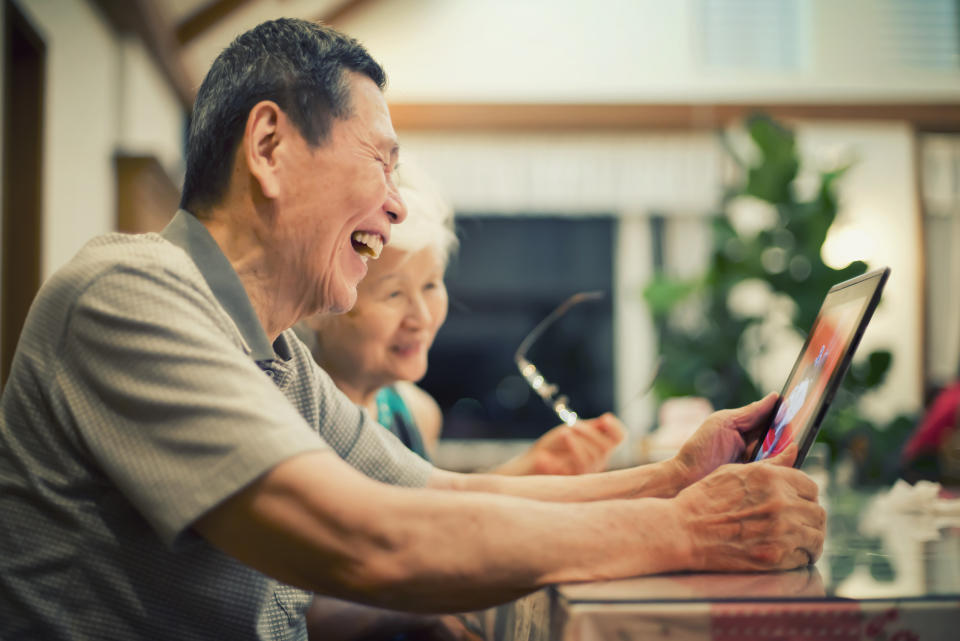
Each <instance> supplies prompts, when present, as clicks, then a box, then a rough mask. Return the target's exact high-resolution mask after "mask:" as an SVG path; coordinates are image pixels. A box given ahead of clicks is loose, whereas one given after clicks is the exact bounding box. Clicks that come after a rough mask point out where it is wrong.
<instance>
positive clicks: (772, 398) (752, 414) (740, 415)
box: [728, 392, 779, 432]
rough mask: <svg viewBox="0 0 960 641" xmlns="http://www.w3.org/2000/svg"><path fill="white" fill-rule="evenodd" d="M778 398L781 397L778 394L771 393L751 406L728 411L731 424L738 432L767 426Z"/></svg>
mask: <svg viewBox="0 0 960 641" xmlns="http://www.w3.org/2000/svg"><path fill="white" fill-rule="evenodd" d="M778 398H779V395H778V394H777V393H776V392H770V393H769V394H767V395H766V396H764V397H763V398H761V399H760V400H758V401H754V402H752V403H750V404H749V405H744V406H743V407H738V408H736V409H732V410H728V411H729V412H730V421H731V423H732V424H733V426H734V427H735V428H736V430H737V431H738V432H749V431H750V430H753V429H757V428H759V427H761V426H763V425H765V424H766V423H767V419H768V418H769V417H770V414H771V412H773V407H774V405H776V403H777V399H778Z"/></svg>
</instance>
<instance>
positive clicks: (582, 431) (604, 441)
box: [570, 421, 616, 459]
mask: <svg viewBox="0 0 960 641" xmlns="http://www.w3.org/2000/svg"><path fill="white" fill-rule="evenodd" d="M570 428H571V430H572V436H573V438H574V439H576V440H577V441H578V442H579V443H581V444H582V445H583V446H584V447H585V448H586V449H587V450H588V451H589V452H590V453H591V457H592V458H594V459H596V458H599V457H601V456H603V455H604V454H606V453H607V452H608V451H610V450H611V449H612V448H613V447H614V446H615V445H616V443H614V442H613V441H611V440H610V439H608V438H607V437H606V435H605V434H603V433H601V432H600V431H598V430H597V429H595V427H594V426H593V425H591V424H590V423H586V422H584V421H580V422H578V423H574V424H573V425H571V426H570Z"/></svg>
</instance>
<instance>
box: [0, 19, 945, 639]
mask: <svg viewBox="0 0 960 641" xmlns="http://www.w3.org/2000/svg"><path fill="white" fill-rule="evenodd" d="M2 5H3V10H2V12H0V15H2V21H3V24H2V29H0V33H2V41H3V50H4V64H3V68H2V74H3V81H4V85H3V86H4V109H3V127H2V134H0V136H2V142H3V156H2V171H3V176H4V178H3V200H2V217H3V225H2V236H0V257H2V259H0V270H2V271H0V278H2V299H0V301H2V307H0V364H2V371H0V376H2V377H3V381H4V382H6V379H7V376H8V373H9V372H10V365H11V359H12V357H13V353H14V350H15V348H16V345H17V341H18V338H19V335H20V330H21V327H22V325H23V322H24V319H25V317H26V314H27V311H28V309H29V306H30V303H31V301H32V300H33V297H34V295H35V294H36V292H37V290H38V288H39V287H40V285H41V283H43V282H44V281H45V280H47V279H48V278H49V277H50V276H51V275H53V274H54V273H55V272H56V271H57V270H58V269H59V268H61V267H62V266H63V265H65V264H66V263H67V262H68V261H69V260H70V259H71V258H72V257H73V256H74V255H75V254H76V253H77V252H78V251H79V250H80V249H81V247H83V246H84V245H85V244H86V243H87V242H88V241H89V240H90V239H91V238H93V237H95V236H97V235H100V234H104V233H107V232H113V231H120V232H125V233H146V232H157V231H160V230H161V229H163V227H164V226H165V225H166V224H167V222H168V221H169V220H170V219H171V218H172V216H173V214H174V212H175V211H176V210H177V207H178V203H179V200H180V190H181V187H182V183H183V176H184V170H185V159H184V158H185V157H184V146H185V139H186V135H187V131H188V128H189V123H190V117H191V109H192V105H193V100H194V98H195V96H196V92H197V88H198V87H199V85H200V83H201V82H202V80H203V78H204V75H205V73H206V70H207V69H208V68H209V66H210V64H211V62H212V61H213V60H214V58H215V57H216V56H217V55H218V54H219V52H220V51H221V50H223V48H224V47H226V46H227V45H228V44H229V43H230V42H231V40H232V39H233V38H235V37H236V36H237V35H238V34H240V33H242V32H243V31H245V30H246V29H249V28H251V27H253V26H254V25H256V24H258V23H260V22H262V21H264V20H267V19H272V18H277V17H281V16H287V17H298V18H304V19H309V20H316V21H322V22H324V23H326V24H329V25H331V26H333V27H335V28H336V29H338V30H340V31H343V32H344V33H347V34H349V35H351V36H353V37H354V38H356V39H357V40H358V41H359V42H361V43H362V44H363V45H364V46H365V47H367V48H368V50H369V51H370V53H371V54H372V55H373V57H374V58H375V59H376V60H377V61H379V62H380V63H381V64H382V65H383V67H384V69H385V70H386V73H387V76H388V84H387V87H386V90H385V94H384V95H385V97H386V100H387V103H388V105H389V108H390V115H391V117H392V122H393V126H394V127H395V129H396V132H397V134H398V136H399V140H400V144H401V148H402V152H401V160H400V169H399V171H400V172H401V174H402V172H403V167H404V165H405V164H409V165H410V166H413V167H416V168H417V169H419V170H423V171H424V172H425V173H426V174H428V175H429V176H430V177H431V178H432V179H433V180H434V181H435V183H436V185H437V186H438V188H439V190H440V191H441V192H442V194H443V197H444V198H445V200H446V201H447V202H448V203H449V204H450V206H451V207H452V208H453V210H454V211H455V212H456V219H455V220H456V233H457V236H458V241H459V247H458V248H457V249H456V250H455V251H454V253H453V255H452V256H451V259H450V264H449V266H448V268H447V271H446V288H447V291H448V294H449V301H450V302H449V312H448V316H447V320H446V323H445V324H444V326H443V327H442V328H441V329H440V330H439V332H438V334H437V338H436V341H435V343H434V345H433V348H432V349H431V351H430V366H429V369H428V370H427V374H426V376H425V377H424V378H423V380H422V381H421V383H420V385H421V387H422V388H423V389H424V390H426V391H427V392H428V393H429V394H431V395H432V396H433V397H434V398H435V399H436V400H437V403H438V405H439V407H440V409H441V411H442V413H443V422H444V428H443V432H442V434H441V437H440V440H439V443H438V446H437V450H436V453H435V456H436V461H437V463H438V465H439V466H441V467H445V468H447V469H452V470H458V471H482V470H486V469H490V468H492V467H493V466H494V465H496V464H498V463H500V462H502V461H503V460H506V459H509V458H510V457H512V456H515V455H518V454H519V453H521V452H523V451H525V450H526V448H528V447H529V446H530V445H531V443H533V442H534V441H535V439H537V438H539V437H540V436H541V435H543V434H544V433H546V432H547V431H548V430H550V429H551V428H553V427H554V426H556V425H558V424H560V423H561V421H560V419H559V418H558V414H557V412H556V411H555V410H556V407H555V406H554V405H551V403H552V402H555V399H556V398H557V396H556V395H554V396H553V397H552V398H553V399H554V401H551V400H549V399H548V402H547V403H544V400H543V399H542V398H540V396H538V390H537V389H535V388H534V387H531V385H530V384H528V380H525V378H524V377H525V375H524V374H523V372H522V371H521V370H522V367H521V368H519V369H518V364H517V363H518V360H517V355H518V354H519V351H518V348H519V347H520V346H521V343H522V342H524V339H525V337H528V336H529V335H530V332H531V331H532V330H534V328H535V327H537V326H538V323H540V322H541V321H543V320H544V319H546V318H548V317H549V315H550V314H551V312H552V311H553V310H555V309H556V308H557V307H558V306H560V305H561V303H563V302H564V301H565V300H567V299H568V298H569V297H571V296H574V295H575V294H578V293H580V292H599V294H598V295H596V296H590V297H588V298H589V300H587V301H585V302H583V303H582V304H577V305H574V306H572V307H570V309H569V311H565V312H564V313H562V314H561V315H559V316H558V317H557V318H556V320H555V322H553V323H552V324H550V326H549V327H546V328H545V329H544V331H543V333H542V334H540V335H537V337H536V340H535V341H534V342H533V343H532V344H530V345H528V349H527V351H526V352H525V357H526V358H528V359H529V361H530V362H532V363H535V364H536V367H537V368H538V371H539V373H540V374H541V376H540V383H543V384H547V382H549V384H555V385H556V386H557V388H558V389H559V390H560V391H561V392H562V394H563V395H564V402H565V403H566V404H568V405H569V407H570V408H572V409H573V410H576V412H578V413H579V415H580V416H581V417H587V416H589V417H593V416H598V415H600V414H603V413H604V412H608V411H610V412H613V413H614V414H616V415H617V416H618V417H619V419H620V420H621V421H622V422H623V425H624V429H625V438H624V439H623V442H622V443H621V444H620V445H619V446H618V447H617V448H616V450H615V451H614V452H613V454H612V456H611V458H610V461H609V465H610V466H611V467H614V468H619V467H626V466H630V465H634V464H636V463H638V462H640V463H645V462H656V461H660V460H663V459H666V458H668V457H670V456H672V455H673V454H675V453H676V452H677V450H678V449H679V447H680V445H681V444H682V443H683V441H684V439H686V438H687V437H688V436H689V435H690V434H692V433H693V431H694V430H695V429H696V428H697V426H699V425H700V423H701V422H702V420H703V419H704V418H705V417H706V416H708V415H709V414H710V412H712V411H713V410H718V409H723V408H727V407H736V406H739V405H744V404H746V403H749V402H751V401H753V400H756V399H758V398H760V397H762V396H763V395H765V394H766V393H768V392H780V391H782V390H783V389H784V384H785V383H786V381H787V377H788V375H789V374H790V372H791V368H792V367H793V364H794V360H795V359H796V357H797V354H798V352H800V351H801V348H802V347H803V346H804V341H805V339H806V338H807V329H805V328H809V327H810V323H811V321H812V318H813V315H814V314H815V312H816V310H817V308H818V307H819V305H820V302H821V301H822V300H823V298H824V296H825V295H826V294H827V290H828V289H829V288H830V287H831V286H832V285H834V284H836V283H838V282H840V281H841V280H845V279H846V278H849V277H854V276H859V275H860V274H862V273H864V272H868V271H871V270H876V269H880V268H884V267H889V269H890V275H889V279H888V280H887V282H886V285H885V288H884V290H883V294H882V297H881V299H880V303H879V305H878V306H877V308H876V310H875V313H874V314H873V318H872V320H870V323H869V325H868V327H867V328H866V330H865V332H864V333H863V336H862V340H861V341H860V344H859V347H858V348H857V352H856V356H855V357H854V358H853V362H852V365H851V367H850V370H849V373H848V376H847V379H846V380H845V382H844V383H843V386H842V387H840V389H839V391H837V393H836V397H835V405H834V406H833V407H832V408H831V409H830V411H829V412H828V413H827V414H826V416H825V418H824V419H823V423H822V428H821V432H820V437H819V438H818V440H817V442H816V443H815V444H814V445H813V446H812V447H811V449H810V451H809V454H808V459H807V462H806V463H805V466H804V469H805V471H807V472H808V473H809V474H810V475H811V476H812V477H814V478H815V480H816V481H817V482H818V484H819V485H820V486H821V489H822V490H825V489H826V488H828V487H841V488H846V489H857V490H860V489H863V490H865V491H874V490H877V489H878V488H879V489H889V488H890V487H892V486H894V484H895V483H896V482H897V481H898V480H899V479H904V478H906V479H907V480H909V481H911V482H916V481H918V480H923V479H925V480H931V481H936V482H942V483H943V484H944V485H949V484H951V483H952V484H954V485H956V484H957V483H960V455H958V454H957V453H958V452H960V440H958V438H960V437H954V438H953V441H952V442H953V445H949V444H948V443H947V441H946V440H944V441H943V443H941V445H940V449H939V450H938V451H933V450H930V451H929V452H928V453H927V459H925V461H926V462H925V463H924V465H919V464H918V465H917V466H911V465H909V464H908V463H909V461H906V460H905V458H904V454H903V453H904V448H905V447H906V446H907V443H908V441H909V440H910V439H911V437H912V436H913V435H914V434H915V433H916V431H917V429H918V427H919V426H920V425H921V423H922V422H923V421H924V419H925V417H926V416H927V415H928V414H929V412H930V411H931V408H933V407H934V405H935V403H936V402H937V400H938V399H940V398H941V397H942V395H943V394H944V393H945V391H948V390H950V389H951V388H952V386H955V385H956V384H957V382H958V380H960V295H958V292H960V251H958V250H957V248H958V247H960V3H958V2H957V1H956V0H924V1H922V2H917V1H914V0H845V1H844V2H836V1H834V0H673V1H670V2H665V1H664V0H592V1H590V2H587V1H585V0H521V1H511V0H484V1H482V2H480V1H477V0H129V1H126V0H124V1H115V0H2ZM805 225H806V226H805ZM953 416H956V417H960V413H958V411H957V409H956V403H954V405H953ZM953 425H954V429H953V433H954V434H960V418H957V419H955V420H954V423H953ZM945 439H946V437H945ZM938 452H939V453H938ZM861 507H862V506H861V505H860V504H857V505H856V506H851V505H848V506H847V508H849V509H851V510H853V512H854V514H856V513H857V511H858V510H860V509H861ZM851 518H852V517H851ZM872 526H873V527H874V530H873V531H872V537H873V538H871V539H870V541H871V543H870V545H872V546H874V547H872V548H870V549H871V550H874V551H876V549H880V547H882V545H883V542H882V541H881V539H882V538H883V536H886V535H881V533H880V530H879V529H878V528H880V526H879V525H876V524H875V523H873V524H872ZM883 527H884V528H885V527H886V526H883ZM956 527H957V524H956V522H953V525H952V528H953V531H954V532H955V531H956ZM887 543H888V544H889V545H894V544H890V543H889V542H887ZM956 543H957V541H956V539H953V543H944V544H943V545H946V546H950V545H953V548H952V556H951V557H950V559H951V560H950V561H948V562H947V563H948V567H952V568H953V571H952V576H953V579H952V580H953V585H952V588H950V589H954V590H955V589H956V588H957V587H958V586H957V585H956V581H955V578H956V576H958V575H960V574H958V573H957V572H956V570H957V568H958V567H960V565H958V564H960V561H958V556H957V551H958V550H960V546H957V545H956ZM925 549H926V548H925ZM911 550H913V548H911ZM928 552H929V550H927V552H924V554H927V553H928ZM860 553H861V557H857V556H856V555H855V554H853V555H852V556H851V555H847V556H843V555H840V556H835V557H833V560H832V561H830V562H828V563H827V564H824V563H823V562H821V563H820V564H819V571H820V573H821V574H822V575H823V576H824V582H825V583H826V584H827V585H829V586H830V588H829V590H830V591H831V594H833V595H836V596H839V597H842V596H844V594H849V595H853V596H851V598H858V599H859V598H863V599H869V598H878V599H882V598H886V597H887V596H890V597H891V598H893V597H894V596H898V595H901V594H906V592H903V591H902V590H904V589H905V588H904V586H908V588H909V589H918V590H919V589H920V588H919V587H917V586H921V585H922V586H926V587H925V588H924V589H928V590H930V589H931V588H930V586H931V585H935V586H936V585H939V586H944V585H946V584H947V583H949V580H948V578H949V575H951V571H947V570H944V569H943V568H944V566H940V568H939V569H937V567H934V566H931V565H930V564H929V563H927V565H923V562H922V560H921V561H918V562H920V565H921V566H922V567H921V568H920V570H917V572H920V573H921V574H922V576H921V575H919V574H916V573H914V574H911V573H910V572H912V571H907V570H904V569H903V567H906V566H899V570H900V571H899V572H898V566H897V565H896V562H890V563H889V564H887V565H886V566H885V567H884V568H883V569H882V571H879V570H877V568H876V567H872V568H871V570H870V571H869V572H868V571H865V570H864V571H862V572H861V569H862V568H861V565H862V564H860V565H858V563H859V562H858V560H857V559H858V558H859V559H860V560H861V561H862V560H863V559H862V555H863V554H865V553H864V552H863V551H862V550H861V552H860ZM878 554H879V553H878ZM909 554H916V552H915V551H911V552H910V553H909ZM841 557H842V558H841ZM918 558H919V557H918ZM929 558H931V557H930V556H929V555H927V556H923V559H927V560H929ZM914 560H916V559H914ZM950 563H952V564H953V565H949V564H950ZM845 564H846V565H845ZM891 564H892V569H891ZM874 565H876V564H874ZM858 568H861V569H858ZM863 572H866V574H864V573H863ZM871 572H872V573H871ZM884 572H885V573H886V574H884ZM945 575H947V578H944V577H945ZM831 577H832V578H831ZM911 582H912V583H911ZM661 588H663V586H660V587H658V588H657V589H661ZM619 589H620V588H614V589H613V592H612V593H608V592H602V591H601V592H598V593H596V594H593V595H592V596H591V593H588V592H576V590H574V591H573V592H570V593H569V594H567V595H566V598H567V602H568V603H581V605H582V609H580V610H577V609H576V608H573V609H571V610H570V611H569V612H567V613H566V616H567V620H568V621H573V622H576V621H586V622H587V623H582V626H583V627H582V628H578V629H579V630H580V631H581V632H580V633H581V634H583V636H578V637H563V638H582V639H587V638H590V639H601V638H608V637H607V636H604V635H605V634H609V635H610V636H609V638H640V636H639V634H640V633H639V632H636V634H637V635H638V636H626V633H622V634H623V635H624V636H619V637H616V636H613V635H614V634H618V633H617V632H616V631H615V622H614V619H615V617H614V618H609V616H608V615H607V614H603V613H602V612H601V610H602V608H601V607H600V606H597V605H596V604H597V603H601V602H607V601H611V600H613V601H616V600H617V599H618V598H619V597H618V596H617V595H618V594H620V593H619V592H617V590H619ZM624 589H626V588H624ZM663 589H666V591H667V593H670V590H671V589H674V588H663ZM844 590H846V592H844ZM898 590H901V591H900V592H898ZM944 590H946V592H943V593H941V594H950V592H949V589H947V588H944ZM681 591H682V590H681ZM611 594H613V596H611ZM877 603H880V601H878V602H877ZM884 603H885V602H884ZM537 607H539V606H537ZM571 607H573V606H571ZM578 607H579V606H578ZM877 608H880V606H879V605H878V606H877ZM534 610H536V607H534ZM880 611H881V610H877V612H880ZM598 612H601V613H600V614H598ZM528 614H529V613H527V614H522V615H521V614H518V613H516V612H514V613H512V614H509V615H504V614H503V613H502V612H501V613H500V615H499V616H510V617H513V618H511V619H510V622H511V625H516V626H517V629H519V628H520V627H521V625H522V621H520V620H519V617H522V616H528ZM488 616H490V617H494V616H495V615H494V614H489V615H488ZM529 616H532V615H529ZM904 616H905V617H906V616H907V615H904ZM943 616H944V617H946V618H941V619H936V621H939V622H940V623H937V624H936V625H941V624H942V622H943V621H954V622H955V621H956V620H957V619H956V617H957V614H956V611H952V613H951V614H945V615H943ZM605 617H606V618H605ZM950 617H953V618H952V619H951V618H950ZM903 620H904V621H905V620H907V619H903ZM591 621H592V622H593V623H590V622H591ZM664 621H666V619H664ZM662 624H663V625H664V626H668V625H673V624H671V623H669V622H663V623H662ZM571 625H572V624H571ZM577 625H580V624H577ZM617 625H620V624H617ZM678 625H679V624H678ZM891 625H893V624H891ZM929 625H933V624H929ZM590 626H594V627H592V628H591V627H590ZM604 626H607V627H604ZM611 626H613V627H611ZM622 626H627V627H629V626H628V624H627V623H622ZM627 627H621V628H617V629H621V630H623V629H627ZM571 629H572V628H571ZM639 629H640V628H637V630H639ZM890 629H891V630H892V628H890ZM933 629H934V630H936V628H933ZM591 630H592V632H591ZM940 630H941V632H942V628H941V629H940ZM565 633H566V632H565ZM544 634H546V633H544ZM591 634H592V635H593V636H590V635H591ZM630 634H634V632H631V633H630ZM503 638H507V637H503ZM510 638H514V637H510ZM515 638H521V637H520V636H517V637H515ZM528 638H534V637H528ZM543 638H548V637H547V636H544V637H543ZM555 638H559V637H555ZM691 638H692V637H691ZM698 638H699V637H698ZM704 638H707V637H704ZM731 638H732V637H731ZM864 638H867V637H864ZM890 638H893V637H890ZM919 638H946V637H943V636H937V635H936V634H934V635H933V636H930V637H925V636H921V637H919Z"/></svg>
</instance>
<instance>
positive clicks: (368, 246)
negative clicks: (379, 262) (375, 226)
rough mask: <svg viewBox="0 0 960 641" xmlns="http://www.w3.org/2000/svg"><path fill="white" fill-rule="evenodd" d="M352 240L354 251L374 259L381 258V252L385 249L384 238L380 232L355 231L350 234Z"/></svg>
mask: <svg viewBox="0 0 960 641" xmlns="http://www.w3.org/2000/svg"><path fill="white" fill-rule="evenodd" d="M350 241H351V242H352V243H353V251H355V252H357V253H358V254H360V255H361V256H365V257H370V258H373V259H374V260H376V259H377V258H380V252H382V251H383V239H382V238H381V237H380V236H379V234H368V233H367V232H365V231H355V232H353V234H352V235H351V236H350Z"/></svg>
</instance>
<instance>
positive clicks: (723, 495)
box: [676, 443, 826, 571]
mask: <svg viewBox="0 0 960 641" xmlns="http://www.w3.org/2000/svg"><path fill="white" fill-rule="evenodd" d="M796 457H797V446H796V444H795V443H791V444H790V446H789V447H787V449H786V450H784V451H783V452H782V453H780V454H779V455H777V456H775V457H773V458H770V459H768V460H765V461H762V462H759V463H748V464H746V465H741V464H734V465H723V466H721V467H719V468H718V469H717V470H716V471H715V472H713V473H712V474H710V475H708V476H707V477H706V478H704V479H702V480H701V481H699V482H697V483H694V484H693V485H691V486H690V487H688V488H687V489H685V490H683V491H682V492H680V494H678V495H677V497H676V502H677V508H678V509H679V510H680V520H681V523H683V525H684V530H685V531H686V532H687V533H688V534H689V537H690V541H689V542H690V550H691V553H692V554H691V563H690V566H691V569H693V570H734V571H737V570H789V569H792V568H796V567H800V566H804V565H808V564H810V563H813V562H814V561H816V560H817V559H818V558H819V557H820V553H821V552H822V551H823V539H824V527H825V524H826V512H825V511H824V510H823V508H822V507H821V506H820V505H819V504H818V503H817V492H818V489H817V484H816V483H814V482H813V481H812V480H811V479H810V478H809V477H808V476H807V475H806V474H804V473H803V472H801V471H800V470H795V469H793V468H792V467H791V466H792V465H793V462H794V460H795V459H796Z"/></svg>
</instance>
